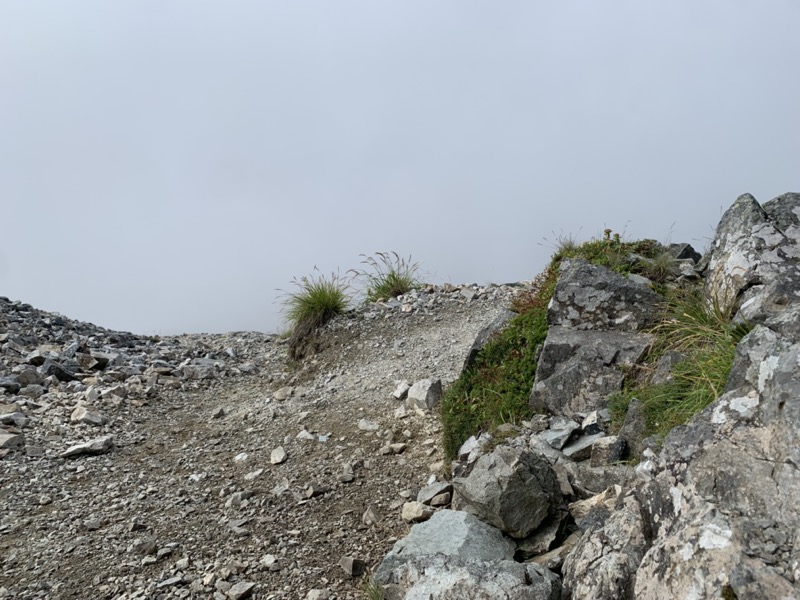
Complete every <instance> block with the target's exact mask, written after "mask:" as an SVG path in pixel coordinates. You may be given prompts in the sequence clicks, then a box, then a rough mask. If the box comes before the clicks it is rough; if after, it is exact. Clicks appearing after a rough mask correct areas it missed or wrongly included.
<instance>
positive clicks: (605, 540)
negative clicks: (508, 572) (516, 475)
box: [562, 495, 713, 600]
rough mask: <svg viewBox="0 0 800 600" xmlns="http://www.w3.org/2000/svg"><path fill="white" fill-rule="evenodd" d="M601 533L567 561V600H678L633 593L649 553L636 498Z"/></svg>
mask: <svg viewBox="0 0 800 600" xmlns="http://www.w3.org/2000/svg"><path fill="white" fill-rule="evenodd" d="M601 531H602V532H603V534H602V535H599V534H598V533H597V532H596V531H595V530H592V531H589V532H587V533H585V534H584V535H583V537H581V539H580V540H579V541H578V542H577V544H576V545H575V547H574V548H573V550H572V551H571V552H570V553H569V555H568V556H567V558H566V560H565V561H564V565H563V567H562V574H563V579H562V585H563V588H564V589H563V592H562V598H563V600H584V599H585V598H618V599H626V600H627V599H629V600H633V599H634V598H675V597H678V596H672V595H670V594H666V593H657V594H655V595H651V596H638V595H634V593H633V581H632V577H633V575H634V573H636V569H637V568H638V566H639V562H640V561H641V560H642V556H644V553H645V552H646V550H647V540H646V538H645V536H644V523H643V521H642V516H641V508H640V506H639V504H638V502H637V501H636V499H635V497H633V496H632V495H631V496H628V497H626V498H625V499H624V506H623V508H622V510H618V511H616V512H614V513H613V514H612V515H611V516H610V518H609V519H608V521H607V522H606V524H605V526H604V527H603V528H602V530H601ZM701 597H702V596H701ZM711 597H713V596H711Z"/></svg>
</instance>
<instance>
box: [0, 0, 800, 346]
mask: <svg viewBox="0 0 800 600" xmlns="http://www.w3.org/2000/svg"><path fill="white" fill-rule="evenodd" d="M799 28H800V3H797V2H796V1H795V0H774V1H772V0H769V1H755V0H752V1H745V0H704V1H703V2H697V0H671V1H669V2H666V1H645V0H629V1H615V2H597V1H596V0H585V1H571V2H541V1H540V2H534V1H533V0H525V1H504V2H485V1H482V2H478V1H470V0H452V1H438V0H424V1H423V0H419V1H417V0H403V2H375V1H366V0H363V1H353V0H324V1H323V0H319V1H308V0H291V1H283V0H282V1H266V0H251V1H245V0H226V1H224V2H221V1H217V2H211V1H198V0H136V1H133V0H114V1H113V2H109V1H108V0H94V1H90V0H75V1H72V2H65V1H63V0H40V1H37V2H29V1H21V0H18V1H13V0H0V209H2V210H0V295H4V296H8V297H10V298H12V299H15V300H22V301H24V302H29V303H31V304H33V305H34V306H36V307H37V308H43V309H46V310H52V311H57V312H60V313H62V314H65V315H66V316H69V317H72V318H78V319H82V320H87V321H91V322H93V323H96V324H98V325H102V326H104V327H109V328H114V329H123V330H130V331H134V332H137V333H163V334H169V333H181V332H200V331H209V332H221V331H231V330H261V331H276V330H278V329H279V328H280V327H281V326H282V323H281V317H280V312H279V311H280V303H279V302H277V301H276V300H277V299H278V297H279V293H278V292H276V289H277V288H282V289H285V290H291V289H292V287H291V285H290V281H291V280H292V278H293V277H295V276H301V275H304V274H307V273H310V272H311V271H312V269H313V268H314V267H315V266H317V267H318V268H319V269H320V270H321V271H322V272H325V273H329V272H331V271H333V270H336V269H339V270H340V271H341V272H342V273H344V272H345V271H347V269H350V268H352V267H357V266H359V261H360V260H361V259H360V256H359V255H360V254H364V253H366V254H369V253H372V252H375V251H378V250H394V251H397V252H399V253H400V254H401V255H409V254H411V255H412V256H413V258H414V259H416V260H418V261H419V262H420V263H421V265H422V268H423V271H424V274H425V279H426V280H430V281H436V282H445V281H450V282H452V283H465V282H478V283H485V282H490V281H493V282H507V281H518V280H522V279H530V278H532V277H533V276H534V275H535V274H536V273H537V272H539V271H540V270H541V269H542V267H543V266H544V264H545V262H546V261H547V259H548V257H549V255H550V253H551V252H552V250H553V245H554V243H555V239H556V238H557V237H558V236H560V235H570V234H571V235H573V236H574V237H576V238H577V239H579V240H583V239H587V238H590V237H593V236H598V235H601V232H602V230H603V229H604V228H605V227H610V228H613V229H614V230H615V231H618V232H621V233H623V235H624V236H625V237H626V238H629V239H635V238H638V237H650V238H656V239H658V240H660V241H689V242H691V243H693V244H694V245H695V246H696V247H697V248H698V249H704V248H705V247H706V245H707V243H708V240H709V238H710V236H711V235H712V234H713V228H714V227H715V226H716V224H717V222H718V220H719V217H720V215H721V212H722V211H723V210H725V209H726V208H727V207H728V206H730V204H731V203H732V202H733V201H734V200H735V199H736V197H737V196H738V195H740V194H742V193H745V192H750V193H752V194H754V195H755V196H756V198H757V199H758V200H759V201H761V202H765V201H767V200H769V199H771V198H773V197H775V196H777V195H779V194H781V193H784V192H787V191H800V180H799V179H800V110H798V107H800V35H798V29H799Z"/></svg>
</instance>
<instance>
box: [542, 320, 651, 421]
mask: <svg viewBox="0 0 800 600" xmlns="http://www.w3.org/2000/svg"><path fill="white" fill-rule="evenodd" d="M652 341H653V338H652V336H651V335H649V334H646V333H637V332H627V331H596V330H593V331H579V330H575V329H567V328H564V327H559V326H552V327H550V329H549V331H548V333H547V338H546V339H545V342H544V346H543V348H542V353H541V355H540V357H539V363H538V365H537V368H536V380H535V381H536V383H535V384H534V386H533V389H532V391H531V396H530V401H529V403H530V406H531V409H532V410H534V411H536V412H551V413H553V414H557V415H567V416H573V415H575V414H576V413H584V414H585V413H587V412H590V411H593V410H597V409H599V408H604V407H605V406H606V403H607V399H608V396H610V395H611V394H613V393H614V392H619V391H620V390H621V389H622V382H623V380H624V378H625V374H624V368H626V367H631V366H633V365H634V364H636V363H638V362H639V361H641V360H642V358H643V357H644V355H645V353H646V352H647V349H648V348H649V347H650V345H651V344H652ZM620 367H622V369H621V368H620Z"/></svg>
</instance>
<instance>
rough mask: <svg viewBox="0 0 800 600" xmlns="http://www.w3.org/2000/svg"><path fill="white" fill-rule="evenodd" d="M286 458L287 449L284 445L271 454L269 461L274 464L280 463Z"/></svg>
mask: <svg viewBox="0 0 800 600" xmlns="http://www.w3.org/2000/svg"><path fill="white" fill-rule="evenodd" d="M285 460H286V450H284V449H283V446H278V447H277V448H275V450H273V451H272V453H271V454H270V456H269V462H271V463H272V464H273V465H279V464H281V463H283V462H284V461H285Z"/></svg>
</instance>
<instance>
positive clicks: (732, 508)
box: [563, 194, 800, 598]
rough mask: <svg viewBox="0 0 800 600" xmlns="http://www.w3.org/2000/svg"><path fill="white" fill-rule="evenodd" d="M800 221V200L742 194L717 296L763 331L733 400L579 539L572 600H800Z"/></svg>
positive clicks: (570, 564) (650, 463)
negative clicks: (762, 203)
mask: <svg viewBox="0 0 800 600" xmlns="http://www.w3.org/2000/svg"><path fill="white" fill-rule="evenodd" d="M799 225H800V195H797V194H786V195H784V196H781V197H779V198H777V199H775V200H774V201H772V202H770V203H767V204H766V205H765V206H764V207H763V208H762V207H760V206H759V205H758V203H757V202H756V201H755V200H754V199H753V198H752V196H749V195H745V196H742V197H740V198H739V199H738V200H737V201H736V203H735V204H734V205H733V206H732V207H731V209H730V210H729V211H727V212H726V213H725V216H724V217H723V219H722V222H721V223H720V226H719V228H718V230H717V238H716V239H715V241H714V244H713V251H712V254H711V258H710V262H709V267H708V272H707V280H706V282H705V286H706V288H705V290H706V298H707V300H708V302H709V304H710V305H712V306H714V307H715V308H716V309H718V310H722V311H730V312H731V313H733V312H737V311H738V314H737V317H736V318H737V319H739V320H741V321H750V323H751V324H753V323H755V324H756V326H755V327H754V328H753V329H752V331H750V333H748V334H747V335H746V336H745V337H744V338H743V339H742V341H741V342H740V343H739V345H738V347H737V349H736V356H735V359H734V363H733V366H732V368H731V374H730V376H729V378H728V381H727V384H726V387H725V390H724V393H723V394H722V395H721V396H720V397H719V398H718V399H717V400H716V401H715V402H713V403H712V404H711V405H710V406H708V407H707V408H706V409H705V410H704V411H703V412H701V413H700V414H698V415H696V416H695V417H694V418H692V419H691V420H690V421H689V422H688V423H687V424H686V425H684V426H681V427H677V428H675V429H673V430H672V432H670V433H669V435H668V436H667V437H666V439H665V440H664V445H663V448H662V450H661V453H660V455H659V456H656V455H655V454H653V453H652V452H650V453H649V457H648V459H647V460H646V461H644V462H642V463H641V464H640V465H639V466H638V467H637V468H636V473H637V476H638V478H639V479H640V482H639V483H638V484H637V485H636V486H635V487H634V489H633V491H632V492H631V493H629V494H628V495H626V496H625V501H624V506H622V507H621V509H620V510H618V511H617V512H615V513H614V514H612V515H611V517H610V518H609V519H608V520H607V521H605V522H604V523H603V524H602V526H599V525H598V526H596V527H590V529H589V530H588V531H587V532H586V533H585V535H584V536H583V538H581V541H580V542H579V544H578V545H577V546H576V548H575V550H574V551H573V553H572V554H571V555H570V557H569V558H568V559H567V560H566V562H565V564H564V571H563V572H564V582H563V583H564V597H565V598H585V597H592V598H600V597H614V598H720V597H722V598H798V597H800V550H798V546H800V542H799V541H798V540H800V504H799V503H798V498H800V470H799V469H798V467H797V465H800V325H798V322H797V319H798V317H800V301H798V297H800V293H798V292H800V285H798V281H800V272H799V271H798V260H799V259H798V257H799V256H800V254H799V253H798V244H797V241H798V239H799V238H800V227H799ZM645 454H647V453H645ZM618 508H620V507H618ZM622 546H625V548H626V549H625V550H624V551H618V549H619V548H621V547H622Z"/></svg>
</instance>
